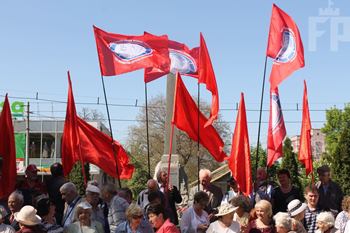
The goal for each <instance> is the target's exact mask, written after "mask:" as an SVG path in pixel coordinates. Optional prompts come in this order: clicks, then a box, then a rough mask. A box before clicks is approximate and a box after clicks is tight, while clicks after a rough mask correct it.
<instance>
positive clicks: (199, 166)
mask: <svg viewBox="0 0 350 233" xmlns="http://www.w3.org/2000/svg"><path fill="white" fill-rule="evenodd" d="M197 87H198V88H197V93H198V100H197V101H198V115H197V116H198V117H197V121H198V126H197V127H198V135H197V138H198V140H197V186H198V191H199V187H200V185H199V183H200V181H199V170H200V168H201V162H200V157H199V156H200V154H199V141H200V136H199V135H200V134H199V111H200V86H199V82H198V83H197Z"/></svg>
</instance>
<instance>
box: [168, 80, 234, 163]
mask: <svg viewBox="0 0 350 233" xmlns="http://www.w3.org/2000/svg"><path fill="white" fill-rule="evenodd" d="M198 114H199V123H198ZM207 121H208V119H207V118H206V117H205V116H204V115H203V113H202V112H200V111H199V109H198V107H197V105H196V103H195V102H194V101H193V99H192V97H191V95H190V94H189V93H188V91H187V89H186V87H185V85H184V83H183V81H182V79H181V76H180V74H179V73H177V77H176V87H175V97H174V110H173V119H172V124H174V125H175V126H176V127H177V128H178V129H180V130H182V131H185V132H186V133H187V135H188V136H189V137H190V138H191V139H192V140H194V141H198V134H199V143H200V144H201V145H202V146H203V147H204V148H206V149H207V150H208V152H209V153H210V154H211V155H212V156H213V157H214V159H215V160H216V161H218V162H222V161H224V159H225V158H226V157H227V156H226V154H225V152H224V151H223V148H224V142H223V141H222V139H221V137H220V135H219V134H218V132H217V131H216V129H215V128H214V126H213V125H209V126H207V127H204V125H205V123H206V122H207ZM198 126H199V127H198ZM198 130H199V132H198Z"/></svg>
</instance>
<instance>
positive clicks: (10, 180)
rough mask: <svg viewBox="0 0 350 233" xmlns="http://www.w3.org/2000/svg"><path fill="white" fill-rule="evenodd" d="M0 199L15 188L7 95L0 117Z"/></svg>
mask: <svg viewBox="0 0 350 233" xmlns="http://www.w3.org/2000/svg"><path fill="white" fill-rule="evenodd" d="M0 157H1V158H2V167H1V171H2V173H1V174H0V199H2V198H6V197H7V196H8V195H10V194H11V192H12V191H13V190H14V189H15V186H16V176H17V171H16V170H17V169H16V145H15V135H14V130H13V125H12V118H11V110H10V104H9V100H8V98H7V94H6V96H5V101H4V105H3V107H2V112H1V115H0Z"/></svg>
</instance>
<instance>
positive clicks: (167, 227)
mask: <svg viewBox="0 0 350 233" xmlns="http://www.w3.org/2000/svg"><path fill="white" fill-rule="evenodd" d="M156 233H180V231H179V229H177V227H176V226H175V225H174V224H172V223H171V222H170V220H169V219H167V220H166V221H165V222H164V223H163V225H162V226H161V227H160V228H159V229H158V230H157V232H156Z"/></svg>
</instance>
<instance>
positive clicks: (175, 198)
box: [157, 167, 182, 225]
mask: <svg viewBox="0 0 350 233" xmlns="http://www.w3.org/2000/svg"><path fill="white" fill-rule="evenodd" d="M157 181H158V186H159V191H161V192H162V193H164V196H165V201H166V205H167V206H166V207H168V208H169V209H170V210H171V213H170V216H169V217H170V221H171V222H172V223H174V224H175V225H178V224H179V219H178V216H177V211H176V205H175V204H176V203H178V204H179V203H181V202H182V197H181V195H180V192H179V190H178V189H177V187H176V186H174V185H167V181H168V171H167V168H165V167H163V168H161V169H159V171H158V172H157Z"/></svg>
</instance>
